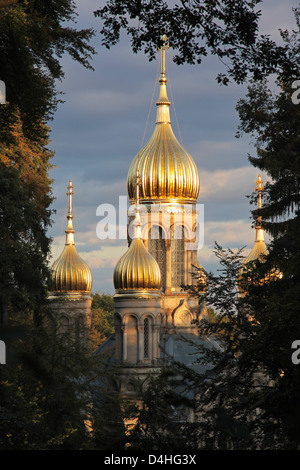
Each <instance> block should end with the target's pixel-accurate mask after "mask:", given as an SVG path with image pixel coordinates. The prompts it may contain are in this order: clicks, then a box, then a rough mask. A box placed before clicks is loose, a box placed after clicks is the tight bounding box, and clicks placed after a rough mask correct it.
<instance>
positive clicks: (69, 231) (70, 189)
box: [66, 179, 74, 245]
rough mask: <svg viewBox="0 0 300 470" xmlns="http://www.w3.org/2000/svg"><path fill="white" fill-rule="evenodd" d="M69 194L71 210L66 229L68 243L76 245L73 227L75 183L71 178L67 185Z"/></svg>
mask: <svg viewBox="0 0 300 470" xmlns="http://www.w3.org/2000/svg"><path fill="white" fill-rule="evenodd" d="M67 190H68V191H67V196H68V202H69V210H68V215H67V219H68V225H67V229H66V245H74V229H73V222H72V220H73V212H72V210H73V207H72V202H73V194H74V191H73V183H72V181H71V179H70V180H69V184H68V186H67Z"/></svg>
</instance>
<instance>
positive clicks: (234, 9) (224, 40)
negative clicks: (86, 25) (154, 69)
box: [95, 0, 299, 84]
mask: <svg viewBox="0 0 300 470" xmlns="http://www.w3.org/2000/svg"><path fill="white" fill-rule="evenodd" d="M260 3H262V1H261V0H234V1H232V0H221V1H217V0H213V1H212V0H204V1H199V0H193V1H186V0H180V1H177V2H175V3H174V4H173V3H172V4H171V5H170V3H169V2H166V1H164V0H158V1H157V0H147V1H144V2H141V1H140V0H134V1H132V0H123V1H119V0H109V1H108V2H106V4H105V6H103V7H102V8H99V9H98V10H96V11H95V15H96V16H97V17H99V18H100V19H101V21H102V29H101V34H102V38H103V39H102V44H103V45H104V46H105V47H107V48H110V47H111V46H113V45H115V44H117V42H118V41H119V40H120V35H121V32H122V31H124V32H126V34H127V35H129V36H130V38H131V46H132V50H133V51H134V52H138V51H140V50H143V51H144V52H145V53H146V54H147V56H148V57H149V58H150V60H152V59H153V58H154V57H155V55H156V52H157V49H158V48H159V47H161V42H160V37H161V35H162V34H166V35H167V36H168V37H169V38H170V46H171V47H172V49H173V50H174V51H175V55H174V59H173V60H174V62H175V63H177V64H182V63H188V64H194V63H201V62H202V61H203V59H204V58H205V57H206V56H207V55H208V54H209V53H211V54H213V55H215V56H217V57H218V58H219V59H220V60H221V61H222V62H223V63H225V66H226V67H227V71H226V72H225V73H223V72H221V73H219V74H218V76H217V79H218V81H219V82H221V83H223V84H227V83H228V81H229V80H230V79H233V80H234V81H236V82H237V83H242V82H244V81H245V80H246V79H247V78H248V77H249V76H252V77H254V78H255V79H258V80H260V79H261V78H262V77H263V76H265V75H268V74H270V73H272V72H274V71H279V70H280V71H281V72H282V73H284V74H285V75H286V76H288V75H290V74H291V71H292V70H293V71H294V72H295V70H296V69H295V68H294V67H295V65H296V61H295V55H296V56H297V57H298V59H299V49H298V48H293V49H292V50H290V49H288V47H287V45H284V46H278V45H276V44H275V42H274V41H272V40H271V39H270V37H269V36H266V35H260V34H259V20H260V16H261V11H260V10H259V9H258V7H259V5H260ZM296 11H297V10H296ZM298 13H299V12H297V14H298Z"/></svg>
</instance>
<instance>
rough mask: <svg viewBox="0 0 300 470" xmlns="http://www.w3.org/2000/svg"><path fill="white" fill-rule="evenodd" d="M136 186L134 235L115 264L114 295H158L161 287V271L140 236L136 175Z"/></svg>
mask: <svg viewBox="0 0 300 470" xmlns="http://www.w3.org/2000/svg"><path fill="white" fill-rule="evenodd" d="M136 186H137V191H136V194H137V212H136V215H135V220H134V223H133V224H134V228H135V230H134V235H133V237H132V241H131V243H130V246H129V248H128V250H127V251H126V253H125V254H124V255H123V256H122V257H121V258H120V260H119V261H118V263H117V264H116V267H115V270H114V274H113V282H114V287H115V290H116V295H119V296H120V295H121V296H126V295H130V296H132V295H134V296H137V297H145V296H146V297H148V296H158V295H159V291H160V287H161V273H160V269H159V266H158V263H157V261H156V260H155V258H154V257H153V256H152V255H151V254H150V253H149V251H148V250H147V249H146V247H145V245H144V242H143V240H142V238H141V223H140V213H139V196H138V195H139V189H138V188H139V182H138V178H137V177H136Z"/></svg>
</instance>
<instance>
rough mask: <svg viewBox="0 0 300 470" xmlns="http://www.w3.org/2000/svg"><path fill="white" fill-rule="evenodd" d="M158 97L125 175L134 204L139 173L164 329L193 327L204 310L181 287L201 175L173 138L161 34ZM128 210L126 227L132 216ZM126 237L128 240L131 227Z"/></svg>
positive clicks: (188, 280) (193, 251)
mask: <svg viewBox="0 0 300 470" xmlns="http://www.w3.org/2000/svg"><path fill="white" fill-rule="evenodd" d="M162 41H163V45H162V48H161V51H160V52H161V70H160V77H159V97H158V100H157V102H156V106H157V113H156V123H155V128H154V132H153V134H152V136H151V137H150V139H149V141H148V142H147V143H146V145H145V146H144V147H143V148H142V149H141V150H140V151H139V152H138V154H137V155H136V157H135V158H134V159H133V161H132V163H131V165H130V168H129V171H128V176H127V189H128V196H129V200H130V204H131V208H133V206H134V203H135V199H136V184H135V182H136V174H137V171H138V173H139V175H140V205H141V231H142V239H143V241H144V243H145V246H146V248H147V249H148V250H149V252H150V253H151V254H152V256H153V257H154V258H155V259H156V261H157V263H158V265H159V268H160V271H161V278H162V285H161V310H162V312H163V316H164V322H163V325H164V332H165V333H166V334H169V333H174V332H180V331H181V332H190V333H191V332H193V331H194V327H193V326H192V320H194V319H196V318H198V317H199V315H203V314H205V311H206V310H205V307H204V306H203V308H202V310H201V311H199V306H198V299H196V298H193V297H191V295H190V294H189V293H187V292H186V291H183V290H182V286H183V285H191V284H193V282H194V278H193V274H192V273H193V271H194V272H196V269H195V268H194V267H195V266H197V265H198V262H197V248H198V243H197V237H198V224H197V206H196V203H197V198H198V195H199V190H200V179H199V174H198V169H197V166H196V164H195V162H194V160H193V158H192V156H191V155H190V154H189V153H188V152H187V151H186V150H185V148H184V147H183V146H182V145H181V144H180V143H179V141H178V140H177V138H176V136H175V134H174V132H173V129H172V125H171V119H170V104H171V103H170V101H169V99H168V95H167V77H166V66H165V53H166V50H167V49H168V48H169V45H168V38H167V37H166V36H165V35H164V36H163V37H162ZM130 214H131V211H129V228H130V224H131V222H132V220H133V217H134V215H130ZM128 234H129V242H130V230H129V231H128Z"/></svg>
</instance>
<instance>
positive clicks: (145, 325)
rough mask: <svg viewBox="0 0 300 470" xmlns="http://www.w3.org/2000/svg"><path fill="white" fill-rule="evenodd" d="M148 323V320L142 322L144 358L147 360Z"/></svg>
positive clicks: (148, 351)
mask: <svg viewBox="0 0 300 470" xmlns="http://www.w3.org/2000/svg"><path fill="white" fill-rule="evenodd" d="M149 342H150V321H149V318H145V320H144V358H145V359H148V358H149V354H150V347H149V346H150V344H149Z"/></svg>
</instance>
